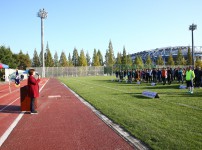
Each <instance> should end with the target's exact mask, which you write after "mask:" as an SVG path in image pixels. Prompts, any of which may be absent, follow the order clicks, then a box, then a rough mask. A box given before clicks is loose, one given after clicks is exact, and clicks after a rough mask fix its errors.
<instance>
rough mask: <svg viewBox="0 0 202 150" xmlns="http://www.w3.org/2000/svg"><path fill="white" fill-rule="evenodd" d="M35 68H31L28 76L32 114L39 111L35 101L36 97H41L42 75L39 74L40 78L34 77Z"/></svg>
mask: <svg viewBox="0 0 202 150" xmlns="http://www.w3.org/2000/svg"><path fill="white" fill-rule="evenodd" d="M35 74H36V73H35V70H34V69H30V70H29V77H28V95H29V97H30V100H31V103H30V111H31V114H37V111H36V110H35V101H36V98H37V97H39V82H40V76H39V75H38V79H36V78H35V77H34V75H35Z"/></svg>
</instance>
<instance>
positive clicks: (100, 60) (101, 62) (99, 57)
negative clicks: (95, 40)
mask: <svg viewBox="0 0 202 150" xmlns="http://www.w3.org/2000/svg"><path fill="white" fill-rule="evenodd" d="M97 55H98V59H99V63H100V65H101V66H103V65H104V62H103V57H102V53H101V51H100V50H99V49H98V52H97Z"/></svg>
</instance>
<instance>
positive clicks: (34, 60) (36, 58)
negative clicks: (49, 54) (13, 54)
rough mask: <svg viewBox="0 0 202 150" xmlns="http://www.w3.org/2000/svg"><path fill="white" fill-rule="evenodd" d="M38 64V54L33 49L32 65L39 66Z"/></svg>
mask: <svg viewBox="0 0 202 150" xmlns="http://www.w3.org/2000/svg"><path fill="white" fill-rule="evenodd" d="M39 66H40V60H39V55H38V53H37V51H36V49H35V50H34V55H33V59H32V67H39Z"/></svg>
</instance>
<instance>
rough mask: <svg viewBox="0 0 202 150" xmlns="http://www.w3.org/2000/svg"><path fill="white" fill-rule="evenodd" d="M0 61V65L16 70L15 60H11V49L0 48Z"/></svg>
mask: <svg viewBox="0 0 202 150" xmlns="http://www.w3.org/2000/svg"><path fill="white" fill-rule="evenodd" d="M0 61H1V63H4V64H7V65H9V68H16V67H17V66H18V64H16V62H17V60H14V59H13V53H12V51H11V49H10V48H6V47H5V46H1V47H0Z"/></svg>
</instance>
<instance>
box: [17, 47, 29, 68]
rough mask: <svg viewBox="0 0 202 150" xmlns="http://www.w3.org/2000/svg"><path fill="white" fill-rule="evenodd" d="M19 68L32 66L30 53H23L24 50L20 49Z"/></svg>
mask: <svg viewBox="0 0 202 150" xmlns="http://www.w3.org/2000/svg"><path fill="white" fill-rule="evenodd" d="M18 62H19V64H18V69H23V70H25V69H26V68H27V67H30V66H31V60H30V57H29V55H28V54H26V55H25V54H23V52H22V50H20V52H19V54H18Z"/></svg>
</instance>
